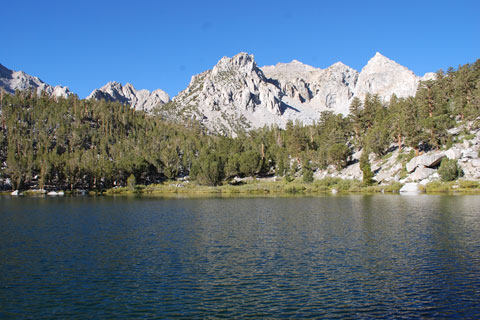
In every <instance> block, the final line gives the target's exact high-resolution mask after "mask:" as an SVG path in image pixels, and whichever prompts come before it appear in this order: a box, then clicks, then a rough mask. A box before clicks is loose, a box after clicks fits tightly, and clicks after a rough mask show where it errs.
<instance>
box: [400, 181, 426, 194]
mask: <svg viewBox="0 0 480 320" xmlns="http://www.w3.org/2000/svg"><path fill="white" fill-rule="evenodd" d="M420 192H421V191H420V189H419V188H418V183H415V182H410V183H405V184H404V185H403V187H402V188H401V189H400V194H419V193H420Z"/></svg>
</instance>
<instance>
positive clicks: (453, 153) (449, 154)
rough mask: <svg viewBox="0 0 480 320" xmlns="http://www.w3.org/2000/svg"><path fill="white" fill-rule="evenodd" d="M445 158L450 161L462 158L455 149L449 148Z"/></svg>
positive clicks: (460, 153)
mask: <svg viewBox="0 0 480 320" xmlns="http://www.w3.org/2000/svg"><path fill="white" fill-rule="evenodd" d="M445 156H446V157H447V158H448V159H450V160H452V159H460V157H461V156H462V152H461V151H460V150H459V149H457V148H450V149H448V150H447V151H445Z"/></svg>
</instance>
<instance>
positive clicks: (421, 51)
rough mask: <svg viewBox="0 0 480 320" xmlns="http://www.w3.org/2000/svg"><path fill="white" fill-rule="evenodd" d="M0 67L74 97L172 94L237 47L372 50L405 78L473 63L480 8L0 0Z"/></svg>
mask: <svg viewBox="0 0 480 320" xmlns="http://www.w3.org/2000/svg"><path fill="white" fill-rule="evenodd" d="M1 7H2V19H1V24H2V39H1V44H0V63H2V64H3V65H5V66H6V67H8V68H10V69H14V70H23V71H25V72H27V73H29V74H32V75H35V76H38V77H39V78H40V79H42V80H43V81H45V82H47V83H49V84H52V85H57V84H62V85H66V86H68V87H70V89H71V90H72V91H73V92H76V93H77V94H78V95H79V96H80V97H81V98H83V97H85V96H87V95H88V94H89V93H90V92H91V91H92V90H93V89H95V88H98V87H101V86H103V85H104V84H105V83H106V82H108V81H112V80H115V81H119V82H121V83H123V84H125V83H126V82H130V83H132V84H133V85H134V86H135V88H137V89H149V90H154V89H157V88H161V89H163V90H165V91H167V92H168V93H169V94H170V95H171V96H174V95H176V94H177V93H178V91H180V90H182V89H184V88H185V87H186V86H187V85H188V83H189V82H190V78H191V76H192V75H194V74H197V73H200V72H202V71H205V70H207V69H211V68H212V67H213V66H214V65H215V64H216V63H217V61H218V60H219V59H220V58H221V57H223V56H233V55H235V54H237V53H238V52H241V51H245V52H248V53H253V54H254V55H255V58H256V61H257V64H258V65H259V66H263V65H272V64H276V63H277V62H289V61H291V60H293V59H297V60H299V61H302V62H303V63H306V64H310V65H312V66H315V67H319V68H326V67H328V66H329V65H331V64H332V63H335V62H337V61H342V62H343V63H345V64H347V65H349V66H351V67H353V68H355V69H357V70H360V69H361V68H362V67H363V66H364V65H365V64H366V63H367V61H368V60H369V59H370V58H371V57H372V56H373V55H374V54H375V52H376V51H379V52H381V53H382V54H383V55H385V56H387V57H389V58H390V59H393V60H395V61H397V62H398V63H400V64H402V65H404V66H406V67H408V68H409V69H411V70H412V71H414V72H415V73H416V74H419V75H423V74H424V73H425V72H429V71H436V70H438V69H440V68H443V69H446V68H448V67H449V66H453V67H457V66H458V65H460V64H464V63H468V62H474V61H475V60H476V59H478V58H480V18H479V12H480V1H478V0H471V1H462V0H456V1H444V0H437V1H422V0H416V1H410V0H408V1H405V0H402V1H400V0H398V1H389V0H383V1H340V0H339V1H321V0H318V1H317V0H312V1H304V0H295V1H283V0H276V1H261V0H257V1H252V0H241V1H233V0H222V1H208V0H203V1H199V0H197V1H182V0H177V1H174V0H168V1H161V0H159V1H153V0H152V1H143V0H136V1H122V0H117V1H102V0H97V1H90V0H81V1H80V0H78V1H75V0H72V1H68V0H62V1H48V0H46V1H24V0H15V1H13V0H8V1H4V2H3V3H2V5H1Z"/></svg>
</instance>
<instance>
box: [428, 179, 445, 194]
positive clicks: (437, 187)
mask: <svg viewBox="0 0 480 320" xmlns="http://www.w3.org/2000/svg"><path fill="white" fill-rule="evenodd" d="M449 189H450V184H448V183H445V182H441V181H432V182H429V183H427V184H426V185H425V191H426V192H447V191H449Z"/></svg>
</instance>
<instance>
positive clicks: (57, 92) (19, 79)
mask: <svg viewBox="0 0 480 320" xmlns="http://www.w3.org/2000/svg"><path fill="white" fill-rule="evenodd" d="M0 88H1V89H3V90H5V91H6V92H8V93H15V90H30V89H34V90H36V91H37V93H38V94H40V92H42V91H45V92H47V93H48V94H49V95H52V96H55V97H67V96H68V95H69V94H70V93H71V92H70V90H69V89H68V87H63V86H55V87H54V86H51V85H49V84H46V83H45V82H43V81H42V80H40V79H39V78H38V77H34V76H31V75H28V74H26V73H25V72H23V71H13V70H10V69H8V68H6V67H4V66H3V65H1V64H0Z"/></svg>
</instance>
